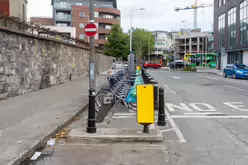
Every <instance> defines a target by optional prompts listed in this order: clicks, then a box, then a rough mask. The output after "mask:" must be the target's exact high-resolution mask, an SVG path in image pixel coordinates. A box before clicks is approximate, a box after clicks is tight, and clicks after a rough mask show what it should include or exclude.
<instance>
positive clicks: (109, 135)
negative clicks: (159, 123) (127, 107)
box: [68, 128, 163, 144]
mask: <svg viewBox="0 0 248 165" xmlns="http://www.w3.org/2000/svg"><path fill="white" fill-rule="evenodd" d="M162 141H163V135H162V132H161V131H160V129H151V130H150V133H143V130H134V129H126V128H124V129H119V128H118V129H116V128H98V129H97V133H95V134H88V133H86V130H85V129H74V130H72V131H71V132H70V134H69V136H68V142H70V143H81V144H88V143H113V142H162Z"/></svg>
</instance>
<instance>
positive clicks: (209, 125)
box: [150, 70, 248, 165]
mask: <svg viewBox="0 0 248 165" xmlns="http://www.w3.org/2000/svg"><path fill="white" fill-rule="evenodd" d="M150 74H151V75H152V76H153V77H154V78H155V79H156V80H157V81H158V82H159V86H160V87H164V89H165V94H166V95H165V104H166V105H165V107H166V113H167V123H168V125H169V127H170V128H168V129H167V130H165V131H164V139H165V141H164V146H165V147H166V148H167V151H168V152H169V164H173V165H247V164H248V129H247V123H248V80H233V79H228V78H223V77H222V76H219V75H214V74H203V73H188V72H187V73H185V72H176V71H163V70H150Z"/></svg>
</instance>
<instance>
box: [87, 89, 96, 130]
mask: <svg viewBox="0 0 248 165" xmlns="http://www.w3.org/2000/svg"><path fill="white" fill-rule="evenodd" d="M95 97H96V92H95V90H92V89H90V90H89V105H88V107H89V110H88V111H89V112H88V126H87V133H96V115H95Z"/></svg>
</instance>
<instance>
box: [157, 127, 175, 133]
mask: <svg viewBox="0 0 248 165" xmlns="http://www.w3.org/2000/svg"><path fill="white" fill-rule="evenodd" d="M160 131H161V132H162V133H164V132H169V131H174V128H170V129H165V130H160Z"/></svg>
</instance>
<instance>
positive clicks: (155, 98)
mask: <svg viewBox="0 0 248 165" xmlns="http://www.w3.org/2000/svg"><path fill="white" fill-rule="evenodd" d="M151 83H152V84H154V110H155V111H156V110H158V82H157V81H155V80H151Z"/></svg>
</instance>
